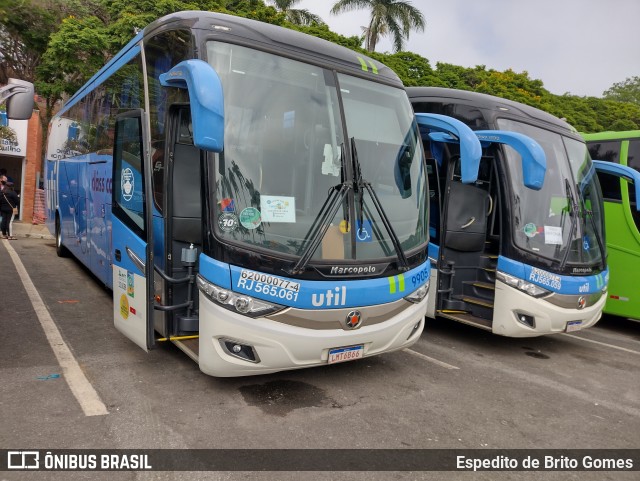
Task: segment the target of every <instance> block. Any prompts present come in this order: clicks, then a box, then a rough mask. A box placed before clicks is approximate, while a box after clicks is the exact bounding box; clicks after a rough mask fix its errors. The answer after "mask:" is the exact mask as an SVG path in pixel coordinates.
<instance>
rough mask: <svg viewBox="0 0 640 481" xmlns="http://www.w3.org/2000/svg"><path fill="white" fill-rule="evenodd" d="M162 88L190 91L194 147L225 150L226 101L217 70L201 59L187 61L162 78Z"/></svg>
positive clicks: (218, 150) (215, 150) (213, 150)
mask: <svg viewBox="0 0 640 481" xmlns="http://www.w3.org/2000/svg"><path fill="white" fill-rule="evenodd" d="M160 84H161V85H162V86H163V87H176V88H181V89H187V90H188V91H189V101H190V102H191V119H192V125H193V144H194V145H195V146H196V147H198V148H200V149H204V150H209V151H211V152H222V150H223V148H224V102H223V96H222V83H221V82H220V77H218V74H217V73H216V71H215V70H214V69H213V67H211V65H209V64H208V63H207V62H204V61H202V60H185V61H183V62H180V63H179V64H178V65H176V66H175V67H173V68H172V69H171V70H169V71H168V72H165V73H163V74H161V75H160Z"/></svg>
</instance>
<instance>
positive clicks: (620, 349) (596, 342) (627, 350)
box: [562, 333, 640, 354]
mask: <svg viewBox="0 0 640 481" xmlns="http://www.w3.org/2000/svg"><path fill="white" fill-rule="evenodd" d="M562 335H563V336H567V337H572V338H574V339H580V340H581V341H586V342H592V343H594V344H599V345H601V346H607V347H610V348H612V349H618V350H619V351H624V352H630V353H632V354H640V351H634V350H633V349H627V348H626V347H620V346H616V345H614V344H607V343H606V342H600V341H594V340H593V339H587V338H586V337H580V336H574V335H573V334H564V333H563V334H562Z"/></svg>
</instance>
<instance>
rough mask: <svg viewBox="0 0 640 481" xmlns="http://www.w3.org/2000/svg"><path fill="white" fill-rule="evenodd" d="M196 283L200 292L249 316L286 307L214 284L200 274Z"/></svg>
mask: <svg viewBox="0 0 640 481" xmlns="http://www.w3.org/2000/svg"><path fill="white" fill-rule="evenodd" d="M196 285H197V286H198V289H199V290H200V292H202V293H203V294H204V295H205V296H207V297H208V298H209V299H211V300H212V301H213V302H215V303H216V304H218V305H219V306H221V307H224V308H225V309H228V310H230V311H234V312H238V313H240V314H244V315H245V316H249V317H261V316H266V315H268V314H272V313H274V312H277V311H280V310H282V309H284V306H281V305H280V304H273V303H271V302H267V301H263V300H262V299H256V298H255V297H251V296H248V295H246V294H238V293H236V292H233V291H229V290H227V289H222V288H221V287H218V286H216V285H215V284H212V283H211V282H209V281H207V280H206V279H205V278H204V277H202V276H201V275H199V274H198V276H196Z"/></svg>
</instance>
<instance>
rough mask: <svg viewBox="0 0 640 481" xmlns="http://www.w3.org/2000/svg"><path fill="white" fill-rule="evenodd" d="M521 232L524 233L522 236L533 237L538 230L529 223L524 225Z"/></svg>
mask: <svg viewBox="0 0 640 481" xmlns="http://www.w3.org/2000/svg"><path fill="white" fill-rule="evenodd" d="M522 230H523V231H524V235H526V236H527V237H533V236H534V235H536V234H537V232H538V228H537V227H536V225H535V224H534V223H532V222H529V223H528V224H527V225H525V226H524V228H523V229H522Z"/></svg>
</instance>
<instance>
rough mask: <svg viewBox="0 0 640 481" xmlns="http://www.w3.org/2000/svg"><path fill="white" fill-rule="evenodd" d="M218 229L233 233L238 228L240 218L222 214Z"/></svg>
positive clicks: (219, 218)
mask: <svg viewBox="0 0 640 481" xmlns="http://www.w3.org/2000/svg"><path fill="white" fill-rule="evenodd" d="M218 227H220V230H221V231H223V232H233V231H234V230H236V229H237V228H238V217H237V216H236V215H235V214H222V215H221V216H220V217H218Z"/></svg>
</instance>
